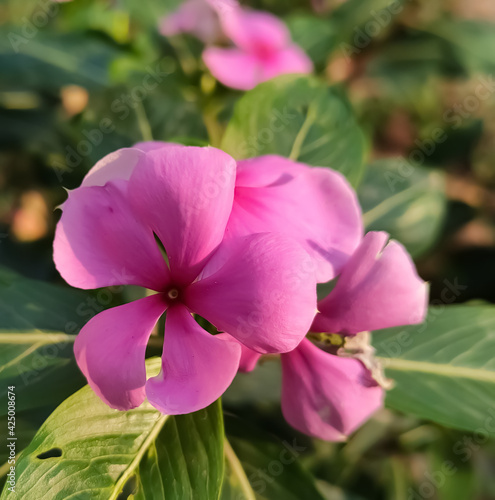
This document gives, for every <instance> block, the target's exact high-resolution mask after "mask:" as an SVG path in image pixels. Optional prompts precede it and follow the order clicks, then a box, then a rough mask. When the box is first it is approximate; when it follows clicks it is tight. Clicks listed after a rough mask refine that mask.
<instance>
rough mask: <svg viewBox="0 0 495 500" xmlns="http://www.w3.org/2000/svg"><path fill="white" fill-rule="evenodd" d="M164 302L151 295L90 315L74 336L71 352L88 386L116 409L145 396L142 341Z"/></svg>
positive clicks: (146, 338) (161, 311)
mask: <svg viewBox="0 0 495 500" xmlns="http://www.w3.org/2000/svg"><path fill="white" fill-rule="evenodd" d="M165 308H166V303H165V302H164V300H163V297H162V296H161V295H152V296H150V297H146V298H144V299H140V300H136V301H135V302H131V303H129V304H125V305H123V306H118V307H114V308H112V309H107V310H106V311H103V312H101V313H99V314H98V315H96V316H94V317H93V318H92V319H90V320H89V322H88V323H86V325H85V326H84V327H83V329H82V330H81V332H80V333H79V335H78V336H77V337H76V342H75V345H74V352H75V355H76V361H77V364H78V365H79V368H80V369H81V371H82V372H83V373H84V376H85V377H86V378H87V379H88V383H89V385H90V386H91V388H92V389H93V390H94V391H95V392H96V394H97V395H98V397H99V398H100V399H102V400H103V401H104V402H105V403H106V404H107V405H109V406H111V407H112V408H117V409H118V410H129V409H130V408H136V407H137V406H139V405H140V404H141V403H142V402H143V401H144V398H145V390H144V385H145V383H146V369H145V364H144V360H145V351H146V344H147V343H148V339H149V337H150V335H151V331H152V330H153V327H154V326H155V324H156V322H157V321H158V319H159V318H160V316H161V315H162V314H163V312H164V311H165Z"/></svg>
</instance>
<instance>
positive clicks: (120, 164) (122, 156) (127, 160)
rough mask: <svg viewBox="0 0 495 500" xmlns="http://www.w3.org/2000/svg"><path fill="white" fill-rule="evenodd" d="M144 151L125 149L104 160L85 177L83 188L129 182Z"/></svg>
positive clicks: (109, 155)
mask: <svg viewBox="0 0 495 500" xmlns="http://www.w3.org/2000/svg"><path fill="white" fill-rule="evenodd" d="M141 156H143V153H142V151H140V150H138V149H136V148H123V149H118V150H117V151H114V152H113V153H110V154H108V155H107V156H105V157H104V158H102V159H101V160H100V161H99V162H98V163H97V164H96V165H95V166H94V167H93V168H92V169H91V170H90V171H89V172H88V173H87V174H86V177H84V179H83V181H82V183H81V187H89V186H104V185H105V184H106V183H107V182H108V181H113V180H117V179H123V180H128V179H129V177H130V176H131V174H132V171H133V170H134V167H135V166H136V165H137V162H138V160H139V158H140V157H141Z"/></svg>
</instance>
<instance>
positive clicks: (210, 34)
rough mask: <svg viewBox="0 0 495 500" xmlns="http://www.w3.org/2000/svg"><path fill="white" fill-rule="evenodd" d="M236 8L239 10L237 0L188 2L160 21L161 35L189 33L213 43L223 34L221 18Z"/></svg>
mask: <svg viewBox="0 0 495 500" xmlns="http://www.w3.org/2000/svg"><path fill="white" fill-rule="evenodd" d="M234 8H238V3H237V1H236V0H186V1H185V2H183V3H182V4H181V5H180V7H179V8H178V9H177V10H176V11H175V12H172V13H171V14H168V15H166V16H165V17H164V18H163V19H162V20H161V21H160V33H161V34H162V35H165V36H174V35H178V34H180V33H188V34H191V35H194V36H196V37H197V38H199V39H200V40H202V41H203V42H205V43H212V42H214V41H215V40H217V39H218V38H219V36H220V34H221V32H222V28H221V26H220V16H221V15H222V14H223V13H224V12H226V11H228V10H230V9H234Z"/></svg>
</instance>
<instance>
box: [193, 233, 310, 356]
mask: <svg viewBox="0 0 495 500" xmlns="http://www.w3.org/2000/svg"><path fill="white" fill-rule="evenodd" d="M308 269H309V270H308ZM210 272H211V273H212V274H210ZM315 285H316V280H315V277H314V271H313V269H312V266H311V258H310V257H309V255H308V254H307V253H306V252H305V251H304V249H303V248H302V247H301V246H300V245H299V244H297V243H296V242H295V241H294V240H292V239H291V238H288V237H286V236H283V235H281V234H275V233H265V234H255V235H250V236H247V237H244V238H238V239H235V240H231V241H229V242H227V243H224V245H223V246H222V247H220V249H219V251H217V252H216V253H215V255H214V256H213V257H212V259H211V260H210V262H208V264H207V266H206V267H205V270H204V274H203V277H202V279H200V280H198V281H197V282H195V283H193V284H192V285H191V286H190V287H188V289H187V290H186V292H185V299H184V300H185V303H186V304H187V305H188V307H190V308H191V310H193V311H194V312H196V313H198V314H200V315H201V316H203V317H204V318H206V319H207V320H208V321H210V322H211V323H213V324H214V325H215V326H216V327H217V328H218V329H219V330H221V331H225V332H227V333H229V334H230V335H232V336H233V337H235V338H236V339H237V340H239V341H240V342H242V343H243V344H245V345H246V346H247V347H249V348H251V349H254V350H256V351H258V352H262V353H265V352H286V351H290V350H292V349H294V348H295V347H296V346H297V344H298V343H299V342H300V341H301V340H302V339H303V338H304V336H305V334H306V332H307V330H308V328H309V326H310V324H311V321H312V318H313V317H314V314H315V307H316V303H315V294H316V286H315Z"/></svg>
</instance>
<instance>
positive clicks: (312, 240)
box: [226, 156, 363, 282]
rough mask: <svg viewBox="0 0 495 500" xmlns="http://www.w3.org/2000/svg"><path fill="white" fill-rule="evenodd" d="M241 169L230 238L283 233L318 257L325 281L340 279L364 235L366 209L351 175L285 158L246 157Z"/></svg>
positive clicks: (319, 271) (228, 227)
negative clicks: (350, 182) (358, 199)
mask: <svg viewBox="0 0 495 500" xmlns="http://www.w3.org/2000/svg"><path fill="white" fill-rule="evenodd" d="M237 168H238V174H237V180H236V192H235V198H234V207H233V209H232V214H231V216H230V220H229V224H228V226H227V233H226V234H227V236H242V235H247V234H250V233H256V232H265V231H266V232H269V231H276V232H282V233H284V234H287V235H288V236H291V237H293V238H296V239H297V240H298V241H299V243H301V244H302V245H304V247H305V249H306V250H307V251H308V252H309V253H310V254H311V256H312V257H313V258H314V260H315V266H316V269H317V278H318V281H319V282H326V281H329V280H330V279H332V278H334V277H335V276H336V274H338V272H340V269H341V268H342V266H343V264H344V263H345V262H346V261H347V260H348V258H349V256H350V255H351V254H352V253H353V252H354V250H355V249H356V248H357V246H358V245H359V243H360V241H361V238H362V235H363V228H362V222H361V209H360V207H359V203H358V201H357V198H356V195H355V193H354V191H353V189H352V188H351V187H350V186H349V184H348V182H347V181H346V180H345V178H344V177H343V176H342V175H341V174H340V173H338V172H335V171H333V170H331V169H328V168H312V167H308V166H307V165H303V164H301V163H296V162H293V161H291V160H288V159H286V158H282V157H280V156H261V157H259V158H252V159H249V160H243V161H240V162H238V167H237Z"/></svg>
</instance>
